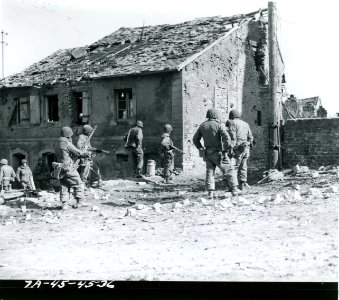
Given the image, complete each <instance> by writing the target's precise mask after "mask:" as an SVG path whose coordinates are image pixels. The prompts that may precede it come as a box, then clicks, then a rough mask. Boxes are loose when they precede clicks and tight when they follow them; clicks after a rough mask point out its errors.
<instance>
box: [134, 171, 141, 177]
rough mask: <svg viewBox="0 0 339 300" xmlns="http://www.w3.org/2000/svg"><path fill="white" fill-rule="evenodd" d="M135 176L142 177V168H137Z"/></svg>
mask: <svg viewBox="0 0 339 300" xmlns="http://www.w3.org/2000/svg"><path fill="white" fill-rule="evenodd" d="M135 177H136V178H142V175H141V170H140V169H137V170H136V172H135Z"/></svg>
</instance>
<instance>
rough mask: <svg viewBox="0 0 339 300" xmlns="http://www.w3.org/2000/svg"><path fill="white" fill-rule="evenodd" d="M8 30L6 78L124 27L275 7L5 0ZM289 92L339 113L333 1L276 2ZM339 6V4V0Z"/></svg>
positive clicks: (0, 9)
mask: <svg viewBox="0 0 339 300" xmlns="http://www.w3.org/2000/svg"><path fill="white" fill-rule="evenodd" d="M0 1H1V2H0V3H1V6H0V29H1V30H4V31H5V32H8V35H7V36H6V42H7V43H8V45H7V46H6V47H5V64H4V65H5V76H8V75H11V74H13V73H17V72H20V71H22V70H23V69H25V68H26V67H28V66H30V65H31V64H32V63H34V62H36V61H39V60H41V59H43V58H44V57H46V56H48V55H50V54H51V53H52V52H54V51H56V50H58V49H62V48H72V47H78V46H84V45H88V44H90V43H93V42H95V41H96V40H98V39H100V38H102V37H104V36H105V35H107V34H110V33H112V32H113V31H115V30H116V29H118V28H120V27H137V26H142V24H143V22H145V25H156V24H175V23H179V22H184V21H188V20H192V19H194V18H198V17H208V16H217V15H220V16H231V15H234V14H240V13H248V12H252V11H255V10H257V9H259V8H261V7H267V1H261V0H251V1H239V0H233V1H230V0H223V1H222V0H170V1H159V0H146V1H145V0H139V1H138V0H125V1H121V0H120V1H114V0H111V1H108V0H106V1H105V0H0ZM276 2H277V7H278V11H279V26H278V28H279V43H280V46H281V49H282V52H283V56H284V61H285V67H286V81H287V91H288V93H290V94H295V95H296V96H297V97H298V98H304V97H312V96H320V97H321V99H322V102H323V105H324V106H325V108H326V109H327V110H328V111H329V113H330V115H334V114H335V112H339V101H338V92H337V86H339V83H338V76H337V72H338V71H339V63H338V58H337V57H338V49H339V48H338V36H339V35H338V27H339V26H338V21H337V18H338V17H337V15H338V8H339V2H338V1H336V0H333V1H324V0H323V1H302V0H299V1H298V0H294V1H289V0H281V1H279V0H278V1H276ZM337 3H338V4H337Z"/></svg>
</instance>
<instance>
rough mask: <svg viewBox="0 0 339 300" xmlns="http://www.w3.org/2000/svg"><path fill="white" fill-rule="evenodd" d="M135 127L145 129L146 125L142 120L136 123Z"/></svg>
mask: <svg viewBox="0 0 339 300" xmlns="http://www.w3.org/2000/svg"><path fill="white" fill-rule="evenodd" d="M135 126H139V127H141V128H144V124H143V123H142V121H140V120H139V121H137V122H136V123H135Z"/></svg>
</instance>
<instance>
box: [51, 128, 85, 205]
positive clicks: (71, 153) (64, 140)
mask: <svg viewBox="0 0 339 300" xmlns="http://www.w3.org/2000/svg"><path fill="white" fill-rule="evenodd" d="M72 135H73V131H72V129H71V128H70V127H63V128H62V129H61V137H60V138H59V141H58V144H57V146H56V149H55V154H56V157H57V161H58V163H59V165H60V167H61V171H60V175H59V179H60V185H61V190H60V201H61V203H62V206H63V209H65V208H66V207H67V200H68V199H69V196H70V189H71V188H73V190H74V197H75V199H76V203H75V204H74V205H73V208H78V204H80V203H81V201H82V200H83V198H84V188H83V183H82V181H81V178H80V175H79V173H78V172H77V170H76V169H75V168H74V163H73V157H75V156H81V155H83V154H84V153H83V152H82V151H81V150H79V149H78V148H77V147H75V146H74V145H73V143H72Z"/></svg>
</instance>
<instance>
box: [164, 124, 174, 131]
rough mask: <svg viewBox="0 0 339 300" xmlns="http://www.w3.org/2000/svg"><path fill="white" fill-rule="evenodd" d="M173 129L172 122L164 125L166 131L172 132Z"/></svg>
mask: <svg viewBox="0 0 339 300" xmlns="http://www.w3.org/2000/svg"><path fill="white" fill-rule="evenodd" d="M172 130H173V128H172V126H171V125H170V124H165V125H164V131H165V132H167V133H170V132H171V131H172Z"/></svg>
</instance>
